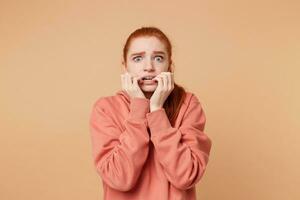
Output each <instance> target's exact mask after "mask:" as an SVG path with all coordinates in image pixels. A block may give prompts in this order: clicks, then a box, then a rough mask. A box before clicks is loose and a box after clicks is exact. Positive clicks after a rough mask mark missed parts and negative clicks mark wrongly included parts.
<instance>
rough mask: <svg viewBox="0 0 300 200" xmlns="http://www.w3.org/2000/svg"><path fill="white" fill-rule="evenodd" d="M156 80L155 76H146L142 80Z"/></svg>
mask: <svg viewBox="0 0 300 200" xmlns="http://www.w3.org/2000/svg"><path fill="white" fill-rule="evenodd" d="M153 78H154V76H145V77H143V78H142V80H143V81H144V80H152V79H153Z"/></svg>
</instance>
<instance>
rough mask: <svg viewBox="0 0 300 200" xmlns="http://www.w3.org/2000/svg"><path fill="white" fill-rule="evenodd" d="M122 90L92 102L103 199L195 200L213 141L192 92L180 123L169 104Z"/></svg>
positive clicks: (93, 136) (92, 126)
mask: <svg viewBox="0 0 300 200" xmlns="http://www.w3.org/2000/svg"><path fill="white" fill-rule="evenodd" d="M149 108H150V100H149V99H145V98H133V99H130V97H129V95H128V94H127V93H126V92H125V91H123V90H119V91H118V92H117V93H116V95H114V96H107V97H100V98H99V99H98V100H97V101H96V102H95V103H94V105H93V109H92V113H91V117H90V133H91V141H92V152H93V159H94V165H95V169H96V171H97V173H98V174H99V175H100V177H101V179H102V184H103V192H104V200H183V199H185V200H196V190H195V184H196V183H197V182H199V180H200V179H201V177H202V176H203V174H204V172H205V169H206V167H207V164H208V159H209V153H210V149H211V146H212V142H211V139H210V138H209V137H208V136H207V135H206V134H205V133H204V132H203V130H204V126H205V121H206V119H205V114H204V111H203V109H202V107H201V103H200V102H199V100H198V98H197V97H196V96H195V95H194V94H192V93H190V92H187V95H186V98H185V100H184V103H183V104H182V106H181V108H180V112H179V115H178V117H177V120H176V123H175V126H174V127H172V126H171V124H170V121H169V119H168V117H167V114H166V112H165V109H164V108H161V109H159V110H155V111H153V112H150V109H149Z"/></svg>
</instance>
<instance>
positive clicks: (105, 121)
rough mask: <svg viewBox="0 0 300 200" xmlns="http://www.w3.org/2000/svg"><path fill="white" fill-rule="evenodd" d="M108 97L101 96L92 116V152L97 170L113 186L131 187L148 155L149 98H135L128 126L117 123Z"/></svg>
mask: <svg viewBox="0 0 300 200" xmlns="http://www.w3.org/2000/svg"><path fill="white" fill-rule="evenodd" d="M109 106H111V105H110V104H108V103H107V101H105V100H104V99H103V100H102V99H100V100H98V101H97V102H96V103H95V104H94V106H93V110H92V113H91V116H90V133H91V140H92V152H93V159H94V165H95V167H96V171H97V173H98V174H99V175H100V176H101V177H102V179H103V181H104V182H105V183H106V184H107V185H109V186H110V187H112V188H114V189H116V190H119V191H128V190H130V189H131V188H133V187H134V185H135V183H136V181H137V179H138V177H139V175H140V173H141V170H142V167H143V164H144V163H145V161H146V159H147V155H148V144H149V140H150V138H149V134H148V131H147V120H146V113H147V112H149V100H148V99H143V98H133V99H132V100H131V102H130V111H129V115H128V118H127V119H125V121H124V126H125V130H124V131H123V132H121V130H120V129H119V128H118V127H117V125H116V124H115V122H114V120H113V119H112V117H111V116H110V114H109V112H108V111H107V108H109Z"/></svg>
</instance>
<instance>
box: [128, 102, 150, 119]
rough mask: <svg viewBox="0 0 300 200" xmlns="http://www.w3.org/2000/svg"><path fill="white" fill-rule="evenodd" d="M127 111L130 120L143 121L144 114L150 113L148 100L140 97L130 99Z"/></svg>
mask: <svg viewBox="0 0 300 200" xmlns="http://www.w3.org/2000/svg"><path fill="white" fill-rule="evenodd" d="M129 109H130V111H129V118H130V119H145V118H146V113H148V112H149V111H150V100H149V99H147V98H140V97H134V98H131V100H130V105H129Z"/></svg>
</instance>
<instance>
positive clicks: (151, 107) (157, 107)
mask: <svg viewBox="0 0 300 200" xmlns="http://www.w3.org/2000/svg"><path fill="white" fill-rule="evenodd" d="M161 108H162V106H150V112H153V111H156V110H159V109H161Z"/></svg>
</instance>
